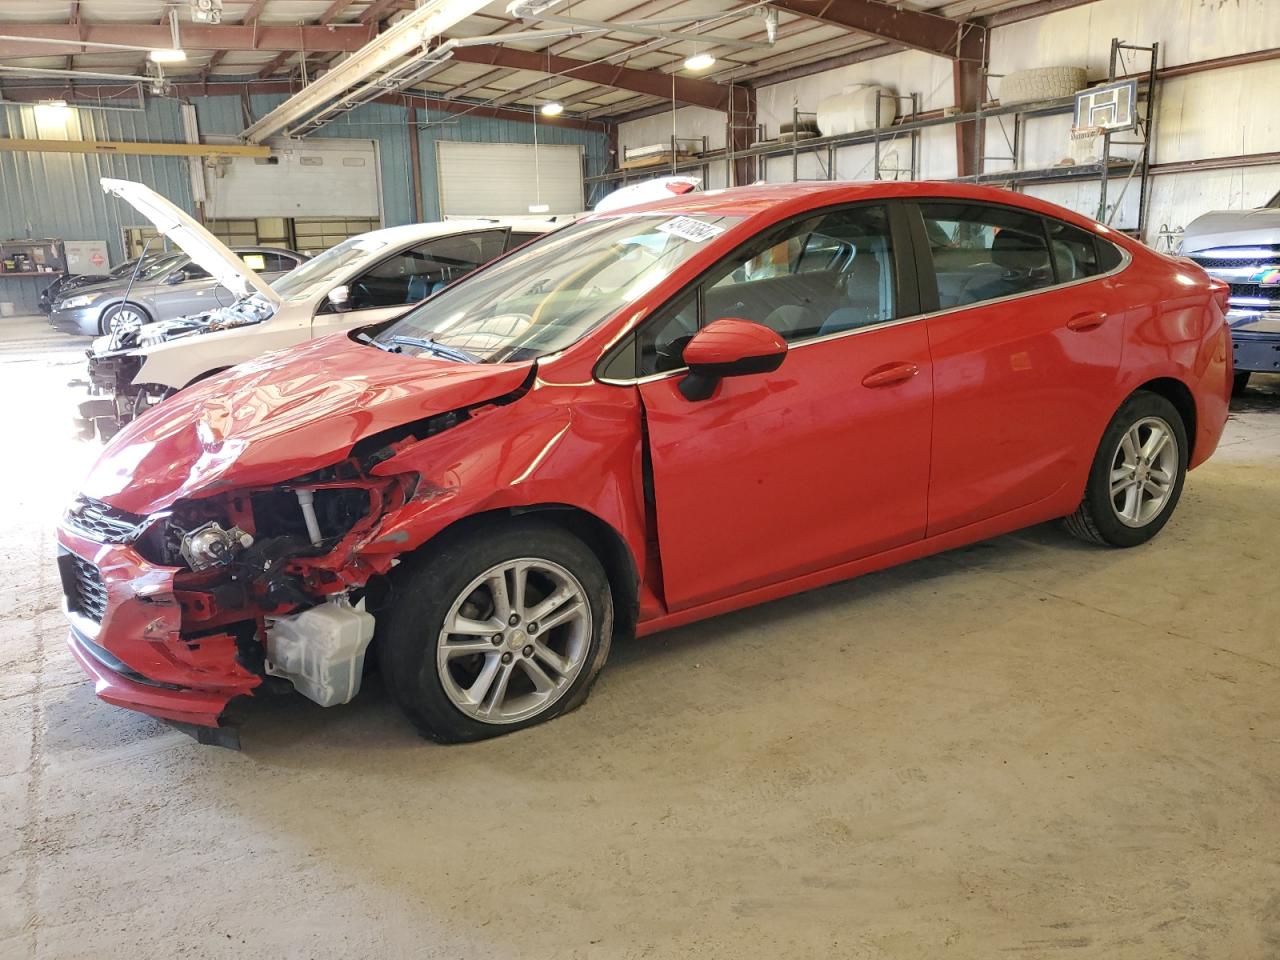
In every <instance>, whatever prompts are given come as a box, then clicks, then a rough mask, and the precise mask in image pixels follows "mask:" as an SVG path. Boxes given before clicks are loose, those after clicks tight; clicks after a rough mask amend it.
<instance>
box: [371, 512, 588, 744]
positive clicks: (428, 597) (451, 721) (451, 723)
mask: <svg viewBox="0 0 1280 960" xmlns="http://www.w3.org/2000/svg"><path fill="white" fill-rule="evenodd" d="M523 558H534V559H537V560H545V561H550V562H551V563H552V564H555V565H558V566H559V567H561V568H564V569H565V570H567V571H568V572H569V573H570V574H572V576H573V577H574V578H576V580H577V581H578V583H579V584H580V585H581V587H582V588H583V595H584V596H585V599H586V602H587V604H588V605H589V607H590V630H589V631H587V630H583V631H582V634H585V635H586V636H587V639H586V642H585V652H584V653H582V654H581V655H580V660H579V662H580V663H581V666H580V668H579V671H578V673H577V675H576V677H575V678H574V679H573V680H572V682H570V683H568V684H567V685H566V687H565V688H564V690H563V691H562V692H560V693H559V694H558V695H557V699H555V700H554V701H553V702H550V703H548V704H547V705H546V706H545V707H544V708H541V709H540V710H539V712H537V713H536V714H534V715H532V716H528V717H526V718H524V719H519V720H513V721H510V722H486V721H482V720H479V719H476V718H474V717H472V716H468V715H467V714H466V713H464V712H463V710H462V708H461V707H459V706H458V705H457V704H455V702H454V701H453V700H452V699H451V697H450V695H449V693H447V692H446V690H445V681H444V680H443V679H442V677H441V674H440V670H439V669H438V668H437V657H436V654H437V649H438V647H439V644H440V640H441V633H442V631H443V628H444V624H445V620H446V618H447V617H448V616H449V613H450V611H451V609H452V608H453V605H454V603H455V601H459V602H460V601H462V596H461V595H462V593H463V591H464V590H467V589H468V586H469V585H471V584H472V582H473V581H474V580H475V579H476V578H477V577H479V576H481V575H482V574H484V573H485V572H486V571H488V570H490V569H491V568H493V567H495V566H497V565H499V564H501V563H503V562H505V561H511V560H516V559H523ZM531 583H532V578H531ZM530 589H533V587H532V586H531V587H530ZM469 596H475V594H469ZM525 626H526V627H527V626H528V625H525ZM514 629H515V628H514V627H513V630H514ZM550 637H551V634H547V635H545V636H544V637H542V638H540V639H545V640H547V642H548V643H553V642H555V641H554V640H552V639H550ZM612 639H613V596H612V593H611V591H610V589H609V580H608V577H607V576H606V575H605V572H604V568H603V567H602V566H601V564H600V561H599V559H597V557H596V556H595V554H594V553H592V552H591V550H590V549H589V548H588V547H587V546H586V544H584V543H583V542H582V541H581V540H579V539H578V538H577V537H575V536H573V535H572V534H570V533H568V532H566V531H565V530H563V529H561V528H560V527H557V526H556V525H554V524H552V523H548V522H546V521H545V520H540V519H537V518H521V519H518V520H510V521H506V522H495V523H493V524H484V525H480V526H478V527H473V528H471V530H469V531H467V532H464V533H463V534H461V535H455V536H448V535H446V539H445V540H444V541H443V542H442V543H439V544H437V545H434V546H433V545H431V544H428V546H427V548H425V550H424V552H423V554H422V555H421V556H419V557H417V558H414V559H412V560H409V561H407V562H405V563H403V564H402V565H401V566H400V567H399V568H398V569H397V571H396V576H395V578H394V581H393V591H392V597H391V600H390V603H389V604H388V608H387V611H386V613H385V614H383V615H381V616H380V617H379V622H378V636H377V640H376V643H377V645H378V658H379V664H380V666H381V668H382V672H383V675H384V680H385V683H386V686H387V690H388V691H389V692H390V694H391V698H392V700H394V701H395V702H396V704H397V706H399V707H400V709H401V710H402V711H404V713H405V715H406V716H407V717H408V718H409V720H410V721H411V722H412V723H413V725H414V726H415V727H417V729H418V731H419V732H420V733H421V734H422V735H423V736H425V737H428V738H430V739H432V740H436V741H438V742H440V743H463V742H468V741H473V740H483V739H485V738H488V737H494V736H498V735H500V734H504V733H511V732H513V731H515V730H522V729H524V728H525V727H529V726H532V725H533V724H536V723H542V722H543V721H546V720H550V719H552V718H554V717H558V716H560V715H561V714H564V713H567V712H569V711H570V710H573V709H575V708H576V707H578V706H581V705H582V703H583V701H585V700H586V699H587V695H588V693H590V691H591V687H592V685H593V684H594V683H595V680H596V677H597V676H598V675H599V673H600V669H601V667H603V666H604V663H605V660H606V659H607V658H608V656H609V646H610V643H611V642H612ZM486 642H487V641H486ZM522 642H523V641H522ZM497 649H499V650H504V651H505V650H506V649H507V648H506V647H499V648H497ZM514 655H515V657H516V658H519V657H520V653H519V652H518V651H517V652H516V653H515V654H514ZM488 656H489V652H485V653H477V654H475V655H474V657H475V658H476V662H477V663H478V664H482V663H485V662H487V658H488ZM493 656H500V654H498V653H497V652H496V651H495V652H493ZM501 656H508V654H505V653H504V654H501ZM531 659H532V658H531ZM466 666H467V663H466V661H465V660H464V661H463V667H464V668H465V667H466ZM516 666H518V667H522V666H523V665H522V664H520V663H517V664H516ZM475 669H476V670H479V669H480V667H479V666H477V667H476V668H475ZM512 677H513V679H512V680H511V684H512V685H513V686H514V685H515V684H516V683H517V680H516V679H514V677H515V674H514V673H513V674H512Z"/></svg>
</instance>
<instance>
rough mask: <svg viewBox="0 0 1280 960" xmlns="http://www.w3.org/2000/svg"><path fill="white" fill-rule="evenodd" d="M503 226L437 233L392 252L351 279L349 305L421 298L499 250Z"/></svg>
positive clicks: (387, 304) (367, 305)
mask: <svg viewBox="0 0 1280 960" xmlns="http://www.w3.org/2000/svg"><path fill="white" fill-rule="evenodd" d="M505 243H506V231H505V230H489V231H485V232H483V233H465V234H460V235H458V236H451V237H438V238H436V239H435V240H428V241H427V242H425V243H421V244H419V245H418V246H416V247H410V248H409V249H408V250H402V251H400V252H399V253H397V254H393V255H392V256H390V257H388V258H387V259H385V260H383V261H381V262H380V263H378V264H377V265H375V266H373V267H371V268H369V269H368V270H366V271H365V272H364V273H363V274H362V275H361V276H359V277H358V278H356V279H355V280H353V281H352V282H351V284H350V286H351V308H352V309H354V310H368V309H372V308H374V307H396V306H400V305H402V304H410V303H417V302H418V301H419V300H425V299H426V298H427V297H429V296H431V295H432V294H433V293H435V292H436V291H438V290H442V289H444V288H445V287H446V286H448V285H449V284H450V283H452V282H453V281H454V280H457V279H458V278H459V277H464V276H466V275H467V274H468V273H470V272H471V271H472V270H474V269H476V267H478V266H480V265H481V264H484V263H487V262H488V261H490V260H492V259H493V258H494V257H496V256H498V255H499V254H501V253H502V249H503V246H504V245H505Z"/></svg>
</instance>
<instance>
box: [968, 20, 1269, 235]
mask: <svg viewBox="0 0 1280 960" xmlns="http://www.w3.org/2000/svg"><path fill="white" fill-rule="evenodd" d="M1113 37H1120V38H1122V39H1124V40H1126V41H1128V42H1130V43H1134V44H1142V45H1148V44H1151V43H1157V42H1158V43H1159V44H1160V48H1161V49H1160V65H1161V66H1162V67H1171V66H1176V65H1178V64H1183V63H1194V62H1198V61H1202V60H1211V59H1215V58H1217V57H1225V56H1230V55H1232V54H1238V53H1247V52H1252V51H1255V50H1267V49H1272V48H1275V47H1280V0H1230V2H1227V3H1224V2H1222V0H1097V2H1095V3H1088V4H1085V5H1084V6H1080V7H1075V8H1072V9H1070V10H1063V11H1060V12H1058V13H1054V14H1050V15H1049V16H1046V17H1038V18H1036V19H1034V20H1025V21H1023V22H1022V23H1016V24H1010V25H1009V26H1007V27H1001V28H999V29H997V30H995V31H993V32H992V39H991V71H992V73H1000V74H1007V73H1011V72H1013V71H1014V70H1022V69H1026V68H1028V67H1036V66H1081V67H1084V68H1086V69H1087V70H1088V73H1089V79H1090V81H1098V80H1103V79H1105V78H1106V76H1107V67H1108V60H1109V58H1110V53H1111V39H1112V38H1113ZM1129 56H1130V58H1131V59H1130V60H1129V61H1128V64H1127V66H1126V67H1125V68H1122V69H1121V70H1120V72H1121V73H1126V72H1128V73H1137V72H1141V71H1143V70H1145V68H1146V58H1145V56H1142V55H1140V54H1139V55H1137V56H1136V57H1135V56H1134V55H1133V54H1129ZM999 84H1000V81H999V79H998V78H997V79H993V81H992V84H991V86H992V92H993V93H994V94H995V95H996V96H999V93H1000V86H999ZM1278 86H1280V61H1271V62H1265V63H1256V64H1248V65H1245V66H1239V67H1232V68H1228V69H1222V70H1210V71H1205V72H1203V73H1196V74H1192V75H1190V76H1186V77H1178V78H1174V79H1171V80H1166V81H1162V82H1161V84H1160V87H1159V92H1158V94H1157V95H1158V97H1159V99H1158V101H1157V104H1156V122H1155V139H1154V141H1153V142H1152V149H1151V162H1152V163H1153V164H1161V163H1176V162H1181V161H1187V160H1202V159H1206V158H1211V157H1231V156H1237V155H1242V154H1250V153H1267V152H1271V151H1278V150H1280V116H1278V115H1277V112H1276V111H1275V110H1272V109H1271V108H1270V107H1269V105H1268V104H1267V102H1266V91H1268V90H1273V89H1276V88H1277V87H1278ZM1004 126H1005V127H1009V121H1008V120H1007V119H1006V120H1005V121H1004ZM1070 128H1071V118H1070V117H1069V116H1056V117H1039V118H1031V119H1029V120H1028V122H1027V124H1026V133H1025V139H1024V151H1023V159H1022V165H1023V166H1024V167H1028V168H1035V167H1044V166H1051V165H1052V164H1054V163H1056V162H1058V161H1059V160H1061V159H1062V158H1063V157H1064V156H1066V155H1067V154H1068V153H1069V147H1068V141H1067V136H1068V134H1069V132H1070ZM1117 137H1118V138H1119V139H1129V138H1128V137H1126V136H1125V135H1123V134H1119V135H1117ZM1003 145H1004V143H1003V137H1002V135H1001V129H1000V124H999V123H998V122H997V121H994V120H993V121H990V122H989V123H988V125H987V150H986V153H987V154H988V155H995V154H1000V153H1004V152H1006V151H1005V150H1004V149H1003ZM1116 152H1117V153H1121V152H1122V151H1120V150H1117V151H1116ZM1129 152H1130V153H1134V152H1136V151H1129ZM1006 166H1007V165H1006ZM989 169H1001V165H1000V164H999V163H992V164H989ZM1150 185H1151V186H1150V189H1151V197H1150V200H1149V201H1148V206H1147V224H1148V230H1147V239H1148V240H1150V239H1152V238H1154V236H1155V234H1156V232H1157V231H1158V230H1159V229H1160V227H1161V226H1162V225H1168V226H1169V227H1175V228H1176V227H1182V226H1185V225H1186V224H1187V223H1189V222H1190V221H1191V220H1193V219H1195V218H1196V217H1197V216H1199V215H1200V214H1202V213H1204V212H1205V211H1207V210H1212V209H1224V208H1242V207H1251V206H1257V205H1258V204H1261V203H1263V202H1265V201H1266V200H1267V199H1268V198H1269V197H1270V196H1271V195H1272V194H1273V193H1275V192H1276V190H1277V189H1280V165H1277V166H1275V167H1271V166H1268V167H1256V168H1249V169H1237V170H1212V171H1202V172H1191V173H1176V174H1162V175H1157V176H1153V177H1152V178H1151V181H1150ZM1026 192H1027V193H1030V194H1034V195H1035V196H1041V197H1044V198H1045V199H1047V200H1052V201H1053V202H1055V203H1061V204H1063V205H1064V206H1068V207H1071V208H1072V209H1074V210H1078V211H1080V212H1081V213H1084V214H1087V215H1089V216H1096V215H1097V213H1098V199H1099V187H1098V184H1097V183H1096V182H1090V181H1082V182H1074V183H1066V184H1046V185H1041V186H1028V187H1027V188H1026ZM1117 195H1118V189H1117V188H1116V187H1114V186H1113V188H1112V193H1111V197H1112V199H1113V200H1114V198H1115V197H1116V196H1117ZM1115 222H1116V223H1117V224H1118V225H1119V226H1122V227H1123V226H1131V225H1133V224H1134V223H1136V222H1137V187H1136V184H1134V185H1131V186H1130V189H1129V190H1128V191H1126V193H1125V194H1124V197H1123V201H1122V203H1121V207H1120V211H1119V214H1118V215H1117V216H1116V219H1115Z"/></svg>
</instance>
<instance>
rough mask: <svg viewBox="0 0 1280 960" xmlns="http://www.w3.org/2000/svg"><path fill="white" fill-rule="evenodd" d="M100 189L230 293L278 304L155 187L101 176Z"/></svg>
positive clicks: (270, 292) (268, 290) (258, 279)
mask: <svg viewBox="0 0 1280 960" xmlns="http://www.w3.org/2000/svg"><path fill="white" fill-rule="evenodd" d="M102 189H103V190H105V191H106V192H107V193H109V194H111V195H113V196H116V197H119V198H120V199H121V200H124V201H126V202H127V203H128V204H129V205H130V206H131V207H133V208H134V209H135V210H137V211H138V212H139V213H140V214H142V215H143V216H144V217H146V218H147V219H148V220H150V221H151V223H152V224H153V225H154V226H155V228H156V230H158V231H159V232H160V235H161V236H162V237H167V238H168V239H170V240H172V241H173V242H174V243H176V244H177V245H178V246H179V247H180V248H181V249H182V252H183V253H185V254H187V256H189V257H190V258H191V259H192V260H194V261H195V262H196V263H198V264H199V265H200V266H202V267H204V268H205V270H207V271H208V272H209V276H211V277H213V278H214V279H215V280H217V281H218V283H220V284H222V286H224V287H226V288H227V289H228V290H230V291H231V292H232V293H234V294H236V295H237V296H241V297H247V296H248V295H249V294H251V293H260V294H262V296H264V297H266V298H267V300H269V301H270V302H271V303H272V304H274V305H275V306H277V307H279V306H280V303H281V301H280V297H279V295H278V294H277V293H276V292H275V291H274V290H272V289H271V287H270V286H269V285H268V284H267V282H266V281H265V280H263V279H262V278H261V277H260V276H258V275H257V274H256V273H254V272H253V271H252V270H250V269H249V268H248V267H247V266H246V265H245V262H244V261H243V260H241V259H240V258H239V257H237V256H236V255H235V254H234V253H232V252H231V251H230V250H229V249H227V247H226V245H225V244H223V243H222V241H221V240H219V239H218V238H217V237H215V236H214V235H213V234H212V233H210V232H209V231H208V230H206V229H205V228H204V227H202V226H200V224H198V223H196V221H195V220H193V219H192V218H191V217H189V216H187V214H185V213H183V212H182V211H181V210H179V209H178V208H177V207H175V206H174V205H173V204H172V203H170V202H169V201H168V200H166V199H165V198H164V197H162V196H160V194H158V193H156V192H155V191H154V190H152V189H150V188H149V187H144V186H143V185H142V184H140V183H134V182H133V181H132V180H113V179H112V178H110V177H103V178H102Z"/></svg>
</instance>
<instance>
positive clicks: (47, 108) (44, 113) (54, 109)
mask: <svg viewBox="0 0 1280 960" xmlns="http://www.w3.org/2000/svg"><path fill="white" fill-rule="evenodd" d="M70 113H71V108H70V107H68V106H67V101H65V100H45V101H43V102H42V103H37V104H36V120H37V121H40V120H46V121H48V120H63V121H65V120H66V119H67V116H68V115H69V114H70Z"/></svg>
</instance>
